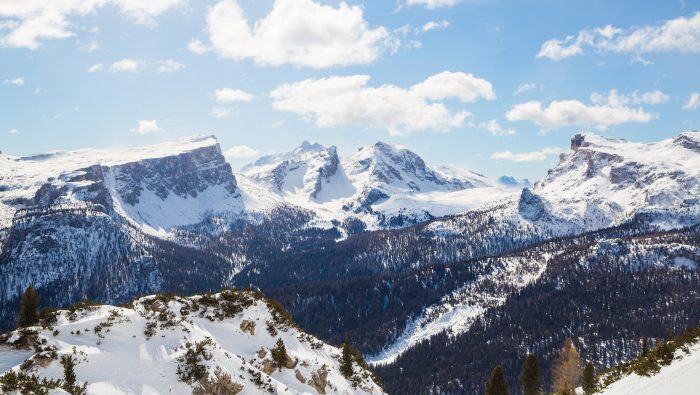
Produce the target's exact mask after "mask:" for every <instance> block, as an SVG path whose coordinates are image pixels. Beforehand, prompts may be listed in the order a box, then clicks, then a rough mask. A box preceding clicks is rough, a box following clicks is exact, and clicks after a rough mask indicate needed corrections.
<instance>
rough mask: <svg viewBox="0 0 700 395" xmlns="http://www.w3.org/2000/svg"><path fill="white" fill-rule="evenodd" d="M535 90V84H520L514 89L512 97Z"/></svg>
mask: <svg viewBox="0 0 700 395" xmlns="http://www.w3.org/2000/svg"><path fill="white" fill-rule="evenodd" d="M535 88H537V85H535V84H529V83H528V84H520V85H518V89H516V90H515V92H513V96H518V95H520V94H523V93H525V92H530V91H531V90H534V89H535Z"/></svg>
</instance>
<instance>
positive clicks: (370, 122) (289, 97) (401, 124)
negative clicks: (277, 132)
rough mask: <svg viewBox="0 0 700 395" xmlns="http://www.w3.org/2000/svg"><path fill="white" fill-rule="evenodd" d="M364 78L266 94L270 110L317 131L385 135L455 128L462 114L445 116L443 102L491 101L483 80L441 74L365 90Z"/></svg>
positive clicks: (465, 115) (465, 114) (305, 83)
mask: <svg viewBox="0 0 700 395" xmlns="http://www.w3.org/2000/svg"><path fill="white" fill-rule="evenodd" d="M369 80H370V76H368V75H352V76H346V77H339V76H335V77H329V78H322V79H307V80H304V81H300V82H295V83H292V84H284V85H281V86H279V87H278V88H277V89H275V90H274V91H272V92H271V93H270V96H271V97H272V99H273V107H274V108H275V109H277V110H280V111H289V112H293V113H296V114H299V115H302V116H303V117H304V118H305V119H306V120H307V121H308V122H315V123H316V125H317V126H318V127H322V128H325V127H339V126H365V127H370V128H380V129H386V130H388V131H389V133H390V134H391V135H402V134H407V133H410V132H416V131H423V130H432V131H438V132H445V131H449V130H450V129H453V128H457V127H460V126H462V125H463V124H464V121H465V120H466V119H467V118H468V117H469V116H470V114H469V113H468V112H467V111H460V112H451V111H450V110H448V108H447V107H446V106H445V105H444V103H441V102H436V101H437V100H443V99H447V98H452V97H454V98H459V99H461V100H462V101H467V102H470V101H474V100H476V99H477V98H480V97H481V98H486V99H492V98H494V97H495V94H494V93H493V90H492V89H491V84H490V83H489V82H488V81H485V80H481V79H478V78H475V77H474V76H472V75H471V74H465V73H450V72H444V73H440V74H437V75H434V76H432V77H429V78H428V79H426V80H425V81H424V82H422V83H419V84H416V85H414V86H412V87H411V88H408V89H405V88H401V87H398V86H395V85H389V84H385V85H381V86H379V87H369V86H367V83H368V82H369Z"/></svg>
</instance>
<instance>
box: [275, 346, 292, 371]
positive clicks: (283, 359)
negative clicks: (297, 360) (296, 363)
mask: <svg viewBox="0 0 700 395" xmlns="http://www.w3.org/2000/svg"><path fill="white" fill-rule="evenodd" d="M271 351H272V360H273V361H274V362H275V365H276V366H277V368H278V369H279V370H280V372H281V371H282V368H283V367H284V366H285V365H286V364H287V359H289V357H288V356H287V347H285V345H284V342H283V341H282V339H281V338H280V339H277V343H276V344H275V347H273V348H272V350H271Z"/></svg>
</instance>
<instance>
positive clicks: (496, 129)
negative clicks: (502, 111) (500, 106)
mask: <svg viewBox="0 0 700 395" xmlns="http://www.w3.org/2000/svg"><path fill="white" fill-rule="evenodd" d="M479 127H480V128H482V129H484V130H486V131H487V132H489V133H491V135H492V136H512V135H514V134H516V132H515V129H511V128H504V127H503V126H502V125H501V124H500V123H498V121H497V120H495V119H492V120H490V121H488V122H482V123H480V124H479Z"/></svg>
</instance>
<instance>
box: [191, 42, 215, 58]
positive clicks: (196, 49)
mask: <svg viewBox="0 0 700 395" xmlns="http://www.w3.org/2000/svg"><path fill="white" fill-rule="evenodd" d="M187 49H188V50H189V51H190V52H192V53H195V54H197V55H203V54H205V53H207V52H209V51H210V50H211V48H209V47H207V46H206V44H204V43H203V42H202V40H190V42H188V43H187Z"/></svg>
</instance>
